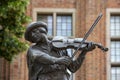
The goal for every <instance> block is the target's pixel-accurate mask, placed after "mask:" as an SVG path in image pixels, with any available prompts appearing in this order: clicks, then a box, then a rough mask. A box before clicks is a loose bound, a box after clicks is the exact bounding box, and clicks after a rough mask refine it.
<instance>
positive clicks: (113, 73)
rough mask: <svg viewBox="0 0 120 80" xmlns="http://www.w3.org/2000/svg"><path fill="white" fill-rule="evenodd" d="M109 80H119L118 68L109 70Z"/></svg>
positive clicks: (119, 70)
mask: <svg viewBox="0 0 120 80" xmlns="http://www.w3.org/2000/svg"><path fill="white" fill-rule="evenodd" d="M111 80H120V67H112V68H111Z"/></svg>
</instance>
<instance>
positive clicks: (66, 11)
mask: <svg viewBox="0 0 120 80" xmlns="http://www.w3.org/2000/svg"><path fill="white" fill-rule="evenodd" d="M32 13H33V14H32V19H33V21H37V13H53V16H54V19H53V20H54V21H56V14H57V13H58V14H59V13H62V14H63V13H64V14H69V13H70V14H72V20H73V21H72V24H73V25H72V27H73V30H72V32H73V36H72V37H74V36H75V9H74V8H73V9H68V8H34V9H33V12H32ZM55 25H56V23H55V22H54V23H53V27H54V31H53V32H54V33H55V30H56V29H55V28H56V27H55ZM53 36H55V35H53Z"/></svg>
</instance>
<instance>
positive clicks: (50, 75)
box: [25, 22, 95, 80]
mask: <svg viewBox="0 0 120 80" xmlns="http://www.w3.org/2000/svg"><path fill="white" fill-rule="evenodd" d="M47 32H48V28H47V24H46V23H44V22H33V23H31V24H30V25H28V27H27V29H26V32H25V39H26V40H27V41H29V42H31V43H35V44H34V45H32V46H30V48H29V49H28V52H27V65H28V70H29V80H69V77H70V75H69V73H68V72H67V69H68V70H69V71H71V72H72V73H74V72H76V71H77V70H78V69H79V68H80V66H81V65H82V63H83V60H84V59H85V55H86V53H87V52H88V51H92V50H93V49H95V45H94V44H93V43H92V42H88V43H87V45H86V46H85V47H83V48H82V47H81V49H80V50H81V54H79V56H78V57H77V58H76V59H75V60H73V59H72V58H71V57H70V56H69V55H68V53H67V50H66V49H60V50H59V49H55V48H54V47H53V46H52V41H50V40H49V39H48V37H47Z"/></svg>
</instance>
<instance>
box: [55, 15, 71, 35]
mask: <svg viewBox="0 0 120 80" xmlns="http://www.w3.org/2000/svg"><path fill="white" fill-rule="evenodd" d="M56 27H57V28H56V29H57V30H56V33H57V35H61V36H69V37H70V36H72V15H58V16H57V26H56ZM58 31H61V33H58Z"/></svg>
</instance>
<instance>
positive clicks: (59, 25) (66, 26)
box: [37, 14, 73, 37]
mask: <svg viewBox="0 0 120 80" xmlns="http://www.w3.org/2000/svg"><path fill="white" fill-rule="evenodd" d="M55 18H56V19H55V20H56V21H55V20H53V15H52V14H37V21H44V22H46V23H47V25H48V35H49V36H67V37H71V36H73V34H72V30H73V29H72V15H70V14H57V15H56V16H55ZM54 23H55V24H56V25H55V26H54ZM54 29H56V30H54ZM54 31H55V32H54Z"/></svg>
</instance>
